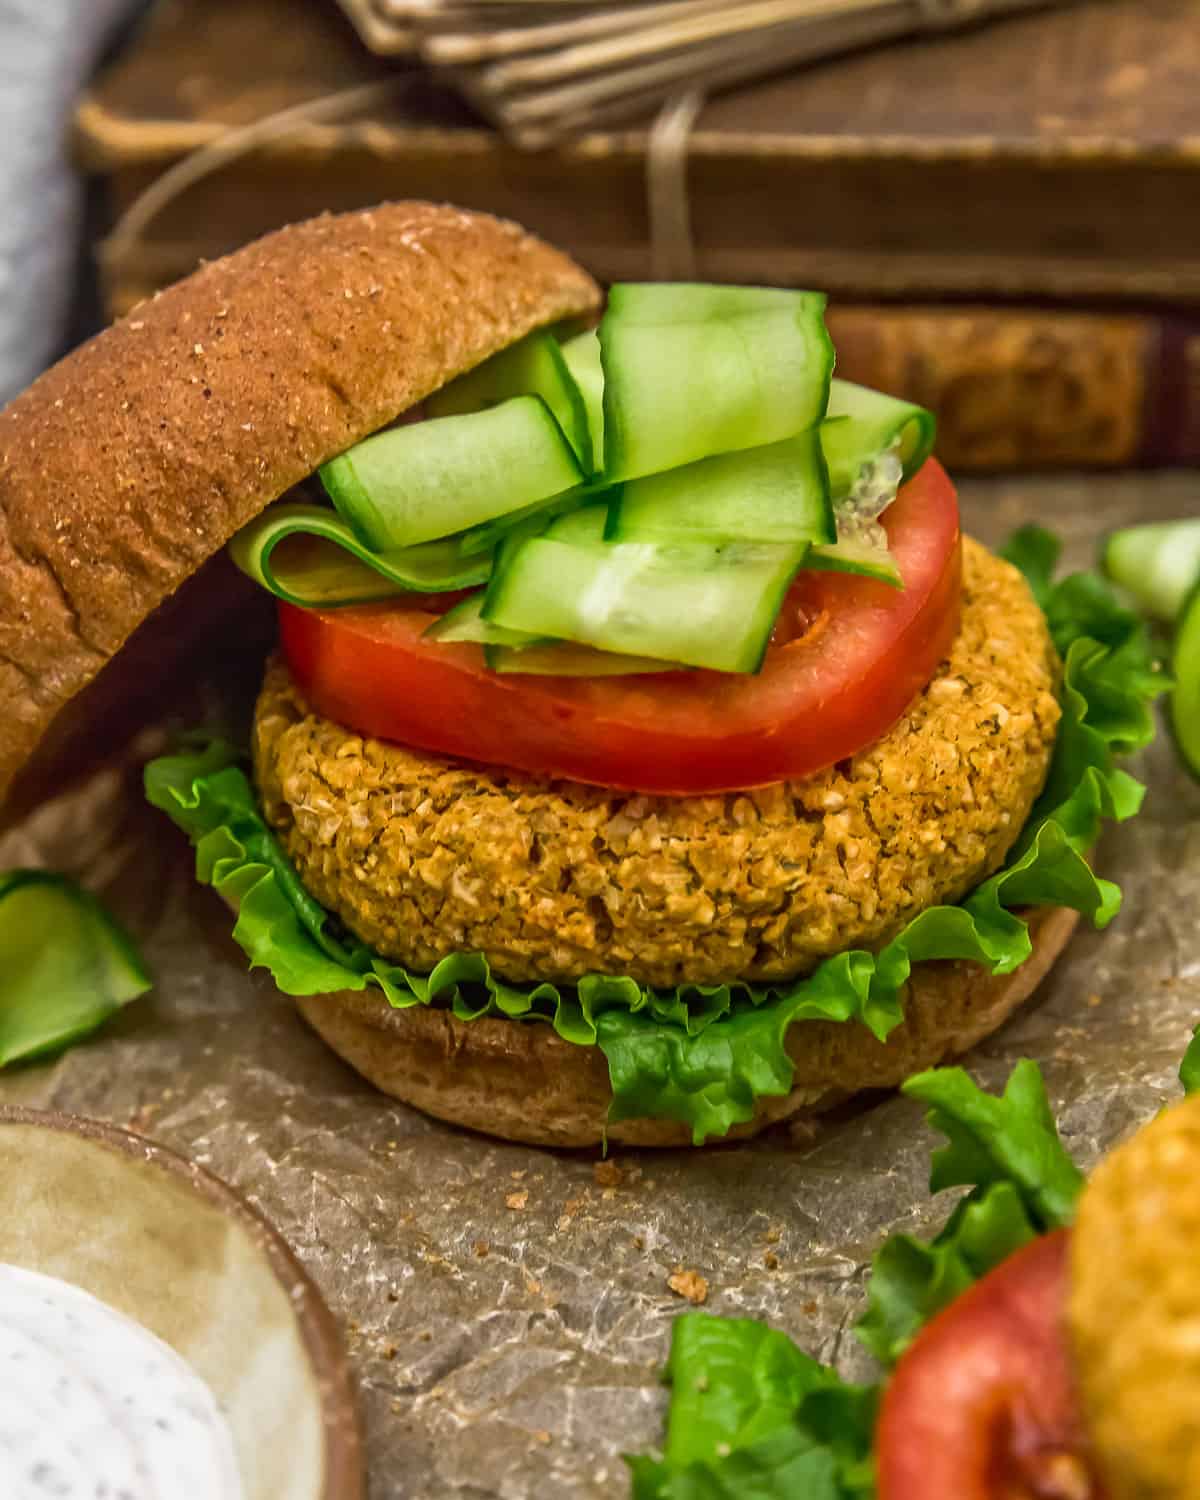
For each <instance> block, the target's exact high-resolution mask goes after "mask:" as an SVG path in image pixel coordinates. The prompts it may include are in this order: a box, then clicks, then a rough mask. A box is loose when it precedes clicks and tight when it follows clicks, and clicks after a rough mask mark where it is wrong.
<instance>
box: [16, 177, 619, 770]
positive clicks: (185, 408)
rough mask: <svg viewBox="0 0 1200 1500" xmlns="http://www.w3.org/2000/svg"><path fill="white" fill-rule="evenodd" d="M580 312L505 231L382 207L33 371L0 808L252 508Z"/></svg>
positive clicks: (308, 229)
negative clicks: (148, 624)
mask: <svg viewBox="0 0 1200 1500" xmlns="http://www.w3.org/2000/svg"><path fill="white" fill-rule="evenodd" d="M598 301H599V291H598V289H597V287H596V285H595V283H594V282H593V281H592V280H591V278H590V277H589V276H588V275H587V274H586V273H585V272H584V271H582V270H580V269H579V267H577V266H576V265H575V264H574V263H573V262H572V261H570V260H569V259H568V258H567V257H566V256H564V255H562V254H560V253H559V252H558V251H556V250H553V249H551V248H550V247H549V246H547V245H544V244H542V243H541V242H540V241H538V240H536V239H534V238H533V237H532V236H530V235H528V234H526V233H525V232H524V231H522V230H521V229H519V228H518V227H517V226H516V225H513V224H509V223H505V222H503V221H501V220H498V219H494V218H491V217H489V216H487V215H483V214H475V213H464V212H461V211H459V210H457V209H453V208H447V207H441V206H436V205H432V204H428V203H392V204H386V205H383V206H381V207H379V208H376V209H373V210H370V211H367V212H359V213H352V214H345V215H341V216H337V217H331V216H326V217H324V218H320V219H314V220H309V221H307V222H305V223H302V224H296V225H292V226H290V227H288V228H286V229H282V230H280V231H278V232H277V233H275V234H271V235H268V236H267V237H266V238H265V239H262V240H259V241H257V242H256V243H254V244H252V245H249V246H247V247H246V248H245V249H243V250H239V251H237V252H236V253H235V254H233V255H230V256H228V257H226V258H224V259H222V260H219V261H214V262H212V263H211V264H210V265H206V266H204V267H202V268H201V269H200V270H198V271H197V272H196V273H195V274H194V275H192V276H189V277H188V278H187V279H186V280H184V281H181V282H179V283H177V284H176V285H175V286H173V287H171V288H170V289H168V290H167V291H165V292H162V293H160V294H159V295H158V296H156V297H155V298H154V299H153V300H152V301H150V302H147V303H145V304H143V305H142V306H141V307H139V308H137V309H135V310H134V311H133V312H132V313H131V314H130V315H129V316H128V317H126V318H124V319H122V320H121V321H120V322H118V323H116V324H115V325H114V326H113V327H111V328H109V329H107V330H105V332H103V333H101V334H100V335H98V336H97V337H96V338H95V339H93V340H91V342H90V343H87V344H85V345H83V346H82V347H81V348H80V349H78V350H76V351H75V352H74V353H73V354H71V355H69V356H68V357H67V358H66V359H64V360H62V361H61V362H60V363H59V364H57V365H56V366H54V367H53V368H52V369H51V370H49V371H48V372H47V373H46V374H45V375H43V376H42V377H41V378H40V379H38V380H37V381H36V382H35V383H34V384H33V385H32V386H30V388H29V389H28V390H27V391H25V392H24V394H23V395H21V396H19V397H17V399H16V400H15V401H13V402H12V403H11V405H9V406H8V407H7V408H6V409H5V410H4V411H3V412H0V799H2V798H3V797H4V796H5V795H6V794H7V793H8V791H9V789H10V786H11V784H12V782H13V778H14V777H15V776H16V774H17V773H18V771H19V770H20V769H21V768H22V766H23V765H24V763H25V762H26V761H27V760H28V758H29V757H30V756H31V755H32V754H33V753H34V751H35V750H36V749H37V747H38V745H39V743H40V742H41V741H42V740H43V738H44V737H45V736H46V735H47V732H48V731H49V730H50V729H51V727H52V726H54V725H55V721H56V720H57V719H58V718H59V717H60V715H63V712H64V710H65V709H66V707H67V705H69V704H70V703H71V701H72V700H73V699H74V698H75V697H76V695H78V694H79V693H81V692H82V691H83V690H84V689H85V688H87V687H88V685H89V684H90V683H91V682H92V681H93V679H94V678H96V676H97V674H99V673H100V672H101V670H102V669H103V668H104V667H105V666H106V665H107V663H108V662H109V660H110V659H111V658H112V657H113V656H114V654H115V653H116V652H118V651H119V650H120V649H121V647H122V646H123V645H124V644H125V642H126V641H127V640H128V639H129V637H130V636H131V635H132V634H133V633H134V632H135V631H136V630H137V629H138V627H139V626H141V625H142V624H143V622H144V621H146V620H147V618H148V617H149V616H151V615H152V614H154V612H155V611H156V610H158V609H159V607H160V606H161V605H163V603H164V601H166V600H168V599H169V598H170V597H171V596H172V595H174V594H175V593H176V592H177V591H178V590H179V589H180V588H181V586H182V585H183V584H184V583H185V582H186V581H187V580H188V579H189V578H190V577H191V576H192V575H193V574H195V573H196V572H197V570H198V569H200V568H201V566H202V565H203V564H204V563H205V562H206V561H207V560H208V559H209V558H211V557H212V556H213V555H214V554H215V553H217V552H219V551H220V549H221V548H223V547H224V545H225V543H226V542H227V541H228V540H229V539H230V537H232V536H233V534H234V533H235V532H236V531H237V530H239V529H240V528H241V527H242V526H244V525H245V524H246V523H247V522H248V521H250V520H252V519H253V518H254V517H255V516H256V515H258V514H259V512H260V511H262V510H263V509H264V508H265V507H266V506H267V505H268V504H270V502H271V501H273V500H275V499H277V498H278V497H279V496H280V495H282V494H283V493H284V492H285V491H287V490H289V489H290V488H292V487H293V486H294V485H296V484H298V483H299V482H300V481H302V480H304V479H305V478H307V477H308V476H309V475H311V474H312V473H313V471H314V470H315V469H317V468H318V467H319V466H320V465H321V464H323V463H324V462H326V461H327V460H328V459H330V458H332V457H334V456H335V455H336V454H338V453H340V452H342V451H344V450H345V449H346V448H348V447H350V446H351V445H352V444H354V443H356V442H358V441H360V440H361V439H362V438H364V437H366V436H368V435H369V434H370V433H372V432H375V431H378V430H379V429H380V428H382V427H385V426H386V425H388V424H389V423H390V422H391V421H393V420H394V419H395V418H396V417H397V416H399V415H400V414H401V413H402V412H404V411H405V410H407V409H408V408H409V407H411V406H413V405H415V404H416V403H418V402H420V401H421V400H423V399H424V398H425V397H426V396H427V395H429V393H430V392H431V391H433V390H436V389H437V388H438V387H439V386H441V385H444V384H445V382H446V381H447V380H450V379H452V378H453V377H454V376H455V375H457V374H460V373H461V372H462V371H464V370H466V369H469V368H471V367H472V366H473V365H476V364H478V363H480V362H481V361H482V360H484V359H486V358H488V357H489V356H490V355H491V354H494V353H495V352H496V351H497V350H499V349H501V348H504V347H505V346H506V345H508V344H510V343H513V342H515V341H516V340H517V339H519V338H521V337H523V336H524V335H525V334H526V333H528V332H530V331H531V330H533V329H534V328H537V327H540V326H542V325H545V324H550V323H553V322H556V321H557V320H559V319H563V318H567V317H572V316H576V315H579V314H583V313H586V312H588V311H590V310H591V309H592V308H594V307H595V306H596V305H597V303H598ZM93 717H94V716H93ZM80 727H81V728H82V726H80ZM54 738H55V739H56V740H57V739H59V738H61V735H55V736H54Z"/></svg>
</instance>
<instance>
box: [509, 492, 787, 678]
mask: <svg viewBox="0 0 1200 1500" xmlns="http://www.w3.org/2000/svg"><path fill="white" fill-rule="evenodd" d="M593 513H594V514H595V516H596V517H597V518H599V508H598V507H589V508H588V509H587V510H582V511H577V512H576V513H575V514H574V515H572V516H567V517H565V518H564V519H563V520H562V521H559V522H557V523H555V529H556V530H557V534H552V533H547V534H545V535H543V536H538V537H533V538H531V539H528V540H525V541H523V542H522V543H521V544H520V545H518V546H515V547H512V548H505V549H504V551H503V552H502V553H501V554H500V555H499V556H498V558H497V561H496V567H495V571H494V572H493V574H492V579H491V582H490V584H489V585H488V591H487V595H486V598H485V600H484V606H483V615H484V618H485V619H488V620H491V621H493V622H494V623H495V624H497V625H503V626H504V627H506V628H507V629H509V630H521V631H526V632H528V633H529V634H537V633H541V634H544V635H548V636H553V637H555V638H556V639H558V640H567V641H576V642H578V643H580V644H582V645H588V646H595V647H597V648H598V649H599V650H602V651H614V652H617V653H619V654H621V655H627V656H639V657H650V658H652V659H654V660H656V661H664V662H677V663H680V664H682V665H684V666H694V667H708V668H711V669H712V670H714V671H718V672H756V671H758V669H759V668H760V666H761V665H762V659H763V655H764V653H765V651H766V648H767V643H768V641H769V640H770V636H771V630H772V627H773V626H774V623H775V617H776V615H777V614H778V612H779V606H780V604H781V603H782V602H783V597H784V595H785V593H786V592H787V588H788V585H789V584H790V582H791V581H792V578H793V577H794V575H795V573H796V570H797V569H798V568H799V566H800V565H801V563H802V562H803V561H804V555H805V552H806V551H807V547H806V546H798V547H779V546H765V545H762V544H760V543H748V542H731V543H728V544H726V545H725V546H712V545H709V544H706V543H700V542H686V543H652V542H604V541H602V540H593V539H591V537H589V536H585V535H583V534H582V533H583V532H584V531H585V523H587V524H591V525H592V526H593V534H594V527H595V520H593Z"/></svg>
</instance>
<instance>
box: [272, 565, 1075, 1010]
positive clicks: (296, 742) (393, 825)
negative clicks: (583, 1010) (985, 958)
mask: <svg viewBox="0 0 1200 1500" xmlns="http://www.w3.org/2000/svg"><path fill="white" fill-rule="evenodd" d="M963 562H964V594H963V618H962V629H961V631H960V632H959V635H958V638H957V640H956V641H955V643H954V647H953V650H952V652H951V654H950V657H949V660H948V661H946V662H945V663H943V665H942V666H941V667H940V668H939V670H938V672H937V674H936V675H935V676H934V678H933V681H932V682H931V683H930V684H929V686H928V687H927V688H926V690H925V691H924V692H923V693H921V694H920V695H919V696H918V697H917V699H916V700H915V701H914V702H913V704H912V705H911V706H910V707H909V709H908V711H907V712H906V713H905V715H904V717H903V718H902V719H901V720H900V722H899V723H898V724H896V725H895V726H894V727H893V728H892V729H891V730H890V731H889V732H888V733H887V734H885V735H884V736H883V737H882V738H881V739H880V740H878V741H876V742H875V743H874V744H872V745H869V746H868V747H867V748H866V749H864V750H862V751H861V752H860V753H859V754H857V755H855V756H854V757H852V758H851V759H850V760H849V761H848V762H843V763H840V764H839V765H837V766H832V767H830V768H829V769H828V770H826V771H823V772H820V773H819V774H817V775H815V776H812V777H808V778H806V779H805V780H803V781H796V782H789V783H784V784H781V785H778V786H772V787H764V788H761V789H759V790H757V791H750V792H745V793H742V794H739V795H731V796H725V797H674V798H672V797H641V796H635V795H631V794H629V793H613V792H610V791H609V790H607V789H606V788H599V787H586V786H581V785H579V784H577V783H572V782H566V781H550V780H546V779H544V778H538V777H535V776H527V775H522V774H519V773H517V772H511V773H509V772H504V771H502V770H496V769H489V768H487V767H478V766H470V765H466V764H464V763H462V762H456V761H450V760H447V759H445V758H444V757H440V756H435V755H429V754H426V753H424V752H420V751H412V750H408V749H405V748H404V747H402V746H399V745H393V744H385V743H383V742H381V741H379V740H372V739H364V738H362V737H360V736H359V735H357V734H354V733H353V732H352V731H350V730H348V729H346V728H344V727H343V726H342V725H339V724H336V723H334V722H332V721H331V720H329V719H326V718H323V717H322V716H321V715H319V714H316V713H313V712H312V711H311V710H310V709H309V707H308V705H307V703H306V702H305V701H304V699H303V697H302V695H301V694H300V692H299V691H298V689H297V688H296V687H295V685H294V684H293V683H292V681H291V679H290V677H289V676H288V673H287V671H286V669H285V668H283V667H282V666H275V667H273V668H272V669H271V670H270V671H269V672H268V675H267V681H266V684H265V686H264V689H263V693H262V696H261V698H260V700H259V705H258V711H257V715H256V721H255V736H254V739H255V763H256V771H257V778H258V784H259V787H260V789H261V791H262V800H263V806H264V809H265V812H266V815H267V818H268V819H269V821H270V822H271V823H272V824H273V825H274V826H275V828H276V829H277V830H278V831H279V833H280V836H281V838H282V840H283V843H284V845H285V847H286V848H287V851H288V853H289V854H290V855H291V857H292V859H293V861H294V862H295V864H296V866H297V868H298V870H299V872H300V876H301V879H302V880H303V881H304V883H305V885H306V886H307V887H308V889H309V890H310V891H311V892H312V894H313V895H314V896H316V897H317V899H318V900H319V901H320V902H321V903H322V904H323V905H325V906H326V907H328V908H329V909H330V910H332V911H334V912H336V913H337V915H338V916H339V917H340V918H341V919H342V921H344V922H345V923H346V924H347V926H348V927H349V928H350V929H351V930H352V931H353V932H355V933H356V934H357V935H358V936H359V937H360V938H361V939H362V940H363V941H364V942H366V943H368V944H370V945H371V947H373V948H374V949H375V950H376V951H377V952H379V953H382V954H383V955H384V956H386V957H388V958H391V959H393V960H394V961H396V962H398V963H403V964H406V965H408V966H409V967H411V968H414V969H417V970H419V971H420V972H422V973H425V972H428V971H429V970H430V969H432V968H433V966H434V964H436V963H437V962H438V960H439V959H441V958H444V957H445V956H446V954H447V953H449V952H453V951H456V950H462V949H467V950H471V951H478V952H482V953H484V954H485V955H486V957H487V959H488V961H489V962H490V964H491V965H492V968H493V969H494V971H495V972H496V973H497V974H499V975H500V976H502V977H503V978H505V979H509V980H512V981H514V982H518V983H519V982H527V981H530V980H536V979H551V980H556V981H568V982H569V981H571V980H574V979H577V978H579V977H580V976H581V975H583V974H587V973H601V974H628V975H630V976H631V977H632V978H634V979H637V980H638V981H639V982H641V983H643V984H654V985H663V986H666V985H674V984H680V983H693V984H719V983H722V982H723V981H725V980H727V979H729V978H730V977H731V976H736V977H737V978H740V979H751V980H772V979H779V978H786V977H790V976H791V975H795V974H799V973H805V972H807V971H809V970H811V969H812V968H814V967H815V966H816V964H817V963H818V962H819V961H820V960H821V959H823V958H826V957H829V956H831V955H832V954H835V953H840V952H842V951H843V950H844V949H846V948H869V949H875V948H878V947H880V946H882V944H883V943H885V942H887V940H888V939H889V938H890V937H892V936H893V935H894V934H895V933H896V932H897V931H899V929H900V928H901V927H903V926H904V925H905V924H906V923H907V922H908V921H909V920H911V918H912V917H914V916H915V915H916V914H917V913H918V912H919V911H922V910H923V909H924V908H926V907H928V906H933V905H936V904H938V903H939V902H955V901H958V900H960V899H961V898H962V897H963V896H964V895H965V894H966V893H967V892H968V891H970V890H972V889H973V888H974V887H975V886H976V885H978V884H979V882H980V881H981V880H984V879H986V877H987V876H988V875H990V874H991V873H992V871H994V870H995V869H996V868H998V866H999V865H1000V864H1001V863H1002V861H1003V859H1004V857H1005V855H1006V854H1007V852H1008V850H1009V848H1010V847H1011V846H1012V843H1013V841H1014V839H1015V838H1016V836H1017V834H1018V832H1019V831H1020V829H1021V827H1022V826H1023V825H1024V823H1025V821H1026V819H1027V817H1028V815H1029V810H1030V808H1031V806H1032V804H1033V800H1034V798H1035V797H1036V796H1037V794H1038V792H1039V791H1040V790H1041V787H1042V783H1043V781H1044V780H1045V776H1046V771H1047V768H1048V766H1049V761H1050V753H1051V749H1052V746H1053V742H1054V733H1055V729H1056V727H1057V724H1058V718H1059V709H1058V703H1057V700H1056V698H1055V696H1054V688H1055V680H1056V674H1057V670H1058V666H1057V659H1056V658H1055V656H1054V651H1053V647H1052V646H1051V643H1050V638H1049V635H1048V633H1047V629H1046V622H1045V617H1044V616H1043V614H1042V612H1041V610H1039V609H1038V607H1037V605H1036V604H1035V603H1034V601H1033V599H1032V597H1031V596H1030V594H1029V590H1028V588H1027V586H1026V584H1025V581H1024V579H1023V578H1021V576H1020V574H1018V573H1017V572H1016V570H1015V569H1014V568H1012V567H1010V566H1009V564H1008V563H1005V562H1002V561H1001V560H1000V559H999V558H997V557H994V556H992V554H991V553H989V552H988V551H987V550H986V548H984V547H982V546H980V545H979V544H978V543H977V542H973V541H971V540H970V539H968V540H967V542H966V544H965V548H964V557H963Z"/></svg>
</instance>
